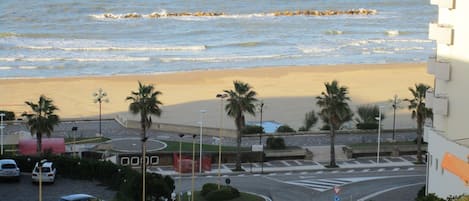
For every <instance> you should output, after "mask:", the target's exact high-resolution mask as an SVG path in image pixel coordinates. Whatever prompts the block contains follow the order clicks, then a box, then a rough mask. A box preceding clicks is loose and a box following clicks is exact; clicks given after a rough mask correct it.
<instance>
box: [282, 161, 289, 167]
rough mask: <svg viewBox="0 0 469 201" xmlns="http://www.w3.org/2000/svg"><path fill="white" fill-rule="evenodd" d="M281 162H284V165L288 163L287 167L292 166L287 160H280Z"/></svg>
mask: <svg viewBox="0 0 469 201" xmlns="http://www.w3.org/2000/svg"><path fill="white" fill-rule="evenodd" d="M280 162H282V163H283V164H284V165H286V166H287V167H290V166H291V165H290V163H287V161H280Z"/></svg>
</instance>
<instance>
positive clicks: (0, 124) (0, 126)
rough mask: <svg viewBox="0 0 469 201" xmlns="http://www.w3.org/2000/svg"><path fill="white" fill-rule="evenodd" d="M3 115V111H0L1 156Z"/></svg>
mask: <svg viewBox="0 0 469 201" xmlns="http://www.w3.org/2000/svg"><path fill="white" fill-rule="evenodd" d="M4 116H5V113H0V135H1V141H2V142H1V144H2V147H1V155H2V156H3V129H4V128H5V126H4V125H3V117H4Z"/></svg>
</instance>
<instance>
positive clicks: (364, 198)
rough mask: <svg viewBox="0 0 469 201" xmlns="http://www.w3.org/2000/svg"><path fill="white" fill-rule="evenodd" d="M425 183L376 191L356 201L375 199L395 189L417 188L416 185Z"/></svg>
mask: <svg viewBox="0 0 469 201" xmlns="http://www.w3.org/2000/svg"><path fill="white" fill-rule="evenodd" d="M423 184H425V183H423V182H421V183H415V184H408V185H404V186H396V187H393V188H389V189H386V190H382V191H378V192H376V193H372V194H370V195H367V196H365V197H362V198H360V199H358V200H357V201H365V200H368V199H370V198H372V197H375V196H377V195H379V194H383V193H386V192H389V191H393V190H397V189H401V188H407V187H411V186H417V185H423Z"/></svg>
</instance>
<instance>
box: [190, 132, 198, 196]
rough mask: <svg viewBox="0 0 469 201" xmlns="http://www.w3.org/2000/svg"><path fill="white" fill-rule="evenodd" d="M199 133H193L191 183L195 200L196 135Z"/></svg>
mask: <svg viewBox="0 0 469 201" xmlns="http://www.w3.org/2000/svg"><path fill="white" fill-rule="evenodd" d="M196 136H197V135H192V185H191V195H192V197H191V200H194V179H195V177H194V174H195V167H194V166H195V163H194V161H195V137H196Z"/></svg>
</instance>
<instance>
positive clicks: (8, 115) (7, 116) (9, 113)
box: [0, 110, 15, 121]
mask: <svg viewBox="0 0 469 201" xmlns="http://www.w3.org/2000/svg"><path fill="white" fill-rule="evenodd" d="M0 113H3V114H5V116H4V117H3V120H6V121H11V120H15V113H14V112H12V111H5V110H0Z"/></svg>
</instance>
